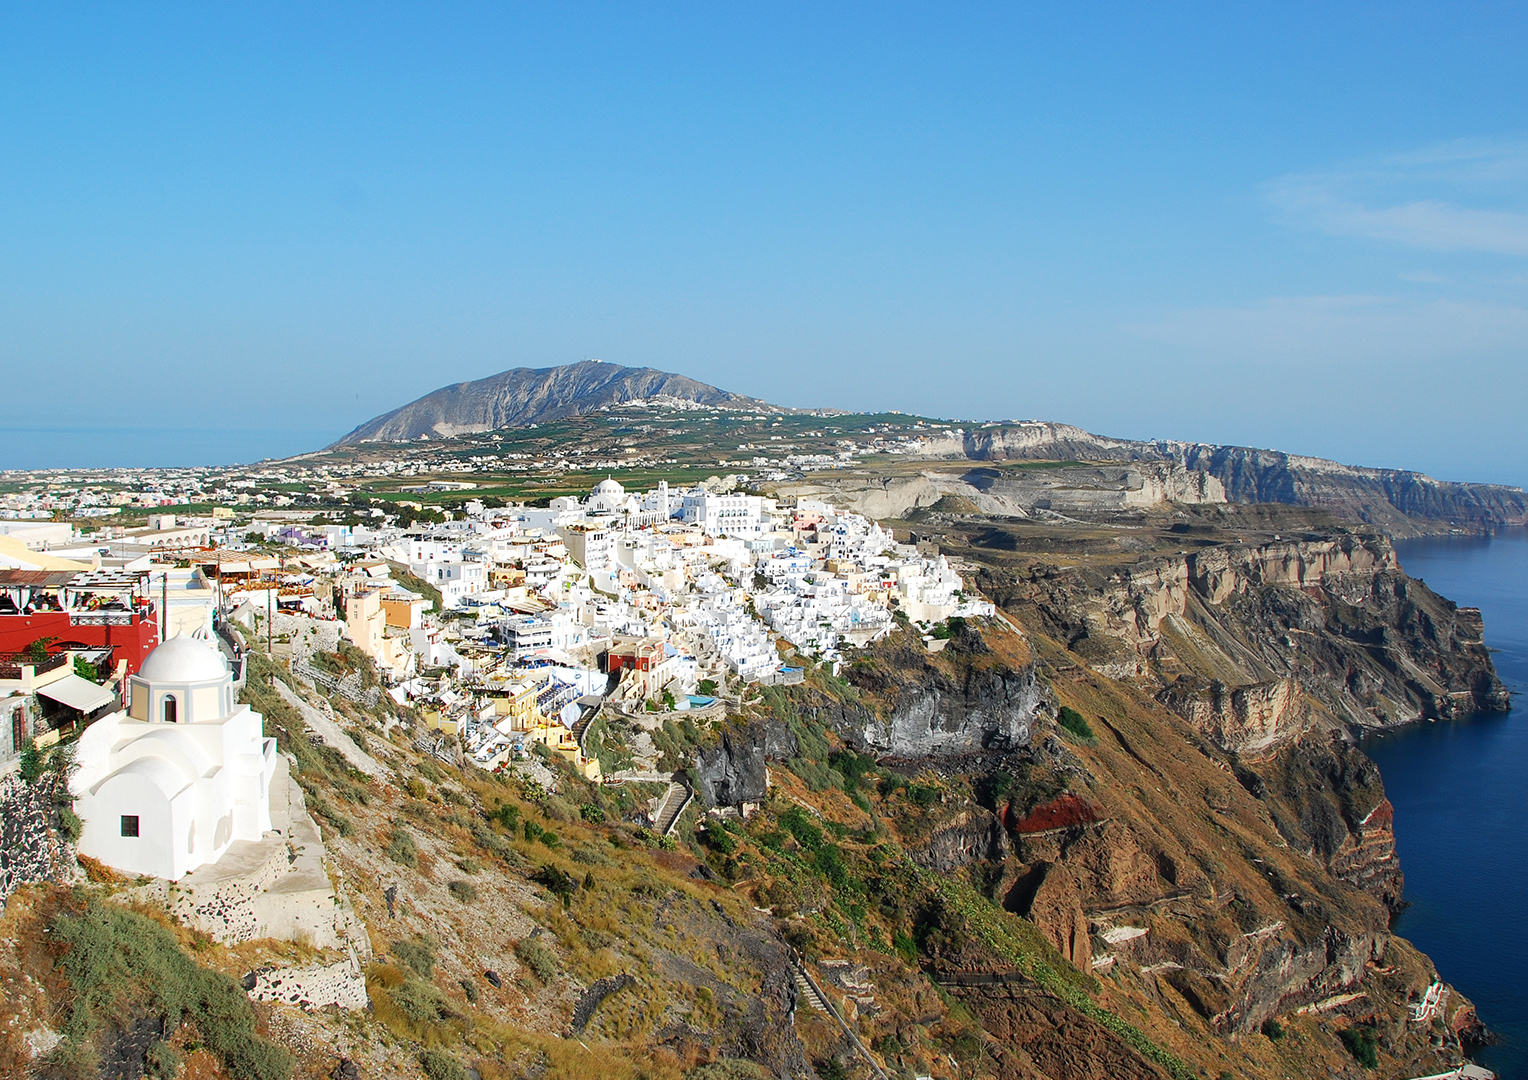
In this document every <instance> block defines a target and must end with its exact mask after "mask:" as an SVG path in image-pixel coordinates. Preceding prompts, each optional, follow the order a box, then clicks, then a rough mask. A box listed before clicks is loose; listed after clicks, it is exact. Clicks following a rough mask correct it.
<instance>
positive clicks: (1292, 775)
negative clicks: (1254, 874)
mask: <svg viewBox="0 0 1528 1080" xmlns="http://www.w3.org/2000/svg"><path fill="white" fill-rule="evenodd" d="M1236 768H1237V779H1239V780H1240V781H1241V782H1242V784H1243V786H1245V787H1246V788H1247V790H1248V791H1250V792H1251V793H1252V794H1253V795H1255V796H1256V797H1257V798H1259V799H1261V800H1263V802H1264V804H1265V805H1266V806H1267V807H1268V810H1269V813H1270V814H1271V815H1272V818H1273V823H1274V825H1275V827H1276V828H1277V829H1278V830H1279V833H1280V835H1282V836H1283V837H1284V839H1285V840H1286V841H1287V842H1288V843H1289V845H1290V846H1291V847H1292V848H1294V849H1295V850H1296V851H1301V852H1304V853H1306V854H1308V855H1310V856H1311V857H1313V858H1315V859H1317V860H1319V861H1320V862H1321V863H1322V864H1323V865H1324V866H1325V867H1326V868H1327V870H1328V871H1329V872H1330V873H1331V874H1332V875H1333V876H1334V877H1336V878H1337V879H1338V880H1341V881H1345V882H1347V883H1348V884H1349V885H1352V886H1354V887H1356V888H1359V889H1362V890H1364V891H1365V892H1367V893H1369V894H1370V895H1371V896H1373V897H1375V898H1376V899H1377V900H1379V901H1380V902H1382V903H1383V904H1385V905H1386V906H1387V907H1389V908H1390V909H1391V910H1392V911H1398V910H1399V909H1400V904H1401V891H1402V887H1403V884H1404V879H1403V877H1402V874H1401V863H1400V859H1399V857H1398V856H1397V855H1396V851H1395V834H1394V832H1393V831H1392V824H1393V819H1394V809H1393V808H1392V807H1391V805H1390V801H1389V800H1388V799H1386V798H1385V786H1384V781H1383V779H1382V778H1381V777H1380V773H1379V767H1378V766H1377V765H1375V764H1374V762H1373V761H1371V760H1370V759H1369V757H1368V755H1366V754H1365V753H1364V752H1363V751H1362V750H1360V749H1358V747H1356V746H1354V745H1353V744H1351V743H1349V742H1346V741H1344V740H1342V739H1341V738H1327V739H1317V738H1314V737H1312V738H1306V739H1303V740H1301V741H1299V742H1297V743H1296V744H1294V745H1292V746H1290V747H1287V748H1286V749H1285V750H1284V751H1283V752H1281V753H1279V754H1278V755H1276V756H1274V757H1271V758H1269V759H1267V760H1265V761H1261V762H1255V763H1254V762H1245V761H1241V762H1238V763H1237V767H1236Z"/></svg>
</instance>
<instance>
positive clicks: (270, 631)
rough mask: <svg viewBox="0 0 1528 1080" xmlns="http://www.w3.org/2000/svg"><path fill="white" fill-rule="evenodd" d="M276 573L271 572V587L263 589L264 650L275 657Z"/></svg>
mask: <svg viewBox="0 0 1528 1080" xmlns="http://www.w3.org/2000/svg"><path fill="white" fill-rule="evenodd" d="M275 614H276V575H275V574H274V573H273V574H271V587H270V588H269V589H266V590H265V652H266V655H267V656H269V657H271V658H272V659H275V657H276V646H275V635H276V619H275Z"/></svg>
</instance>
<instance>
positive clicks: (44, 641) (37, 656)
mask: <svg viewBox="0 0 1528 1080" xmlns="http://www.w3.org/2000/svg"><path fill="white" fill-rule="evenodd" d="M57 640H58V638H56V637H44V638H38V639H37V640H36V641H34V642H32V644H30V645H28V646H27V647H26V648H25V649H23V650H22V652H24V653H26V658H27V663H29V664H40V663H42V662H43V661H44V660H46V659H47V658H48V646H49V645H51V644H53V643H54V642H55V641H57Z"/></svg>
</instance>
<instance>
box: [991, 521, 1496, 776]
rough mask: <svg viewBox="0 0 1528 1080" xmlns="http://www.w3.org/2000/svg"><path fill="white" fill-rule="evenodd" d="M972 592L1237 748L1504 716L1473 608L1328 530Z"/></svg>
mask: <svg viewBox="0 0 1528 1080" xmlns="http://www.w3.org/2000/svg"><path fill="white" fill-rule="evenodd" d="M984 586H985V587H987V588H990V589H991V590H992V591H993V593H994V595H997V596H999V597H1001V598H1002V599H1003V602H1004V603H1005V604H1011V605H1015V606H1018V607H1021V608H1025V609H1028V610H1031V611H1033V612H1034V613H1035V615H1036V616H1037V617H1038V618H1040V619H1041V620H1042V622H1043V623H1044V624H1045V625H1046V627H1047V629H1049V630H1050V631H1051V632H1053V633H1055V634H1056V635H1057V636H1058V637H1060V638H1061V639H1062V640H1064V641H1066V643H1067V645H1068V647H1069V648H1070V649H1071V650H1072V652H1073V653H1075V654H1077V655H1078V656H1080V657H1082V658H1083V659H1084V660H1086V661H1087V663H1088V664H1089V666H1091V667H1092V668H1093V669H1094V670H1095V671H1098V672H1100V673H1101V674H1104V675H1108V676H1110V677H1111V678H1141V679H1145V680H1147V681H1148V682H1151V683H1155V684H1156V685H1157V686H1158V688H1159V691H1160V697H1161V700H1163V701H1164V702H1166V703H1168V704H1169V705H1170V706H1171V707H1172V708H1173V709H1174V710H1175V711H1176V712H1178V713H1179V715H1181V716H1183V717H1184V718H1185V719H1186V720H1188V721H1189V722H1190V723H1192V724H1193V725H1194V726H1195V727H1196V728H1198V729H1199V730H1200V731H1201V732H1202V733H1203V734H1205V735H1207V736H1209V737H1210V738H1212V739H1213V740H1214V741H1215V742H1216V743H1217V744H1218V745H1219V746H1220V747H1221V748H1222V749H1225V750H1233V751H1236V752H1239V753H1246V752H1255V751H1262V750H1266V749H1267V748H1269V747H1271V746H1273V745H1274V744H1275V743H1277V742H1279V741H1280V740H1281V739H1286V738H1290V737H1293V736H1296V735H1298V734H1299V733H1300V732H1301V731H1303V730H1304V729H1305V727H1306V726H1307V725H1308V723H1309V722H1310V721H1311V716H1312V714H1311V712H1310V711H1309V708H1308V705H1309V706H1313V707H1314V708H1315V709H1316V711H1317V712H1319V713H1320V714H1321V715H1322V717H1323V718H1324V720H1325V721H1326V722H1328V723H1332V722H1335V723H1339V724H1347V725H1352V726H1355V727H1360V728H1376V727H1386V726H1391V725H1394V724H1398V723H1406V722H1409V721H1412V720H1417V719H1421V718H1440V719H1449V718H1453V717H1456V716H1459V715H1463V714H1466V713H1469V712H1473V711H1477V710H1497V709H1502V708H1505V707H1506V703H1507V697H1506V691H1505V689H1504V688H1503V687H1502V685H1501V681H1500V680H1499V679H1498V678H1497V677H1496V673H1495V669H1494V667H1493V666H1492V664H1491V660H1490V654H1489V653H1488V651H1487V650H1486V648H1485V645H1484V643H1483V641H1482V627H1481V622H1480V613H1479V612H1478V611H1477V610H1475V609H1473V608H1460V607H1458V606H1457V605H1455V604H1453V603H1452V602H1451V601H1449V600H1446V599H1444V598H1443V597H1440V596H1438V595H1437V594H1436V593H1434V592H1432V591H1431V590H1430V589H1428V588H1427V587H1426V586H1425V585H1423V584H1422V583H1420V582H1417V581H1414V580H1412V579H1411V578H1408V577H1406V575H1405V574H1403V573H1402V572H1401V570H1400V568H1399V566H1398V564H1397V562H1396V558H1395V552H1394V549H1393V548H1392V547H1391V545H1390V543H1389V541H1387V540H1386V539H1384V538H1383V537H1379V536H1376V535H1358V534H1340V535H1336V536H1331V537H1326V538H1319V539H1311V540H1299V541H1280V542H1274V543H1266V544H1256V545H1237V544H1232V545H1224V546H1218V547H1214V548H1211V549H1209V550H1207V551H1202V552H1196V553H1193V554H1186V555H1165V556H1155V557H1150V558H1143V559H1141V560H1139V561H1138V562H1137V563H1136V564H1134V565H1132V566H1128V567H1123V568H1118V569H1115V570H1113V571H1112V572H1110V573H1108V574H1107V575H1105V574H1104V573H1102V572H1099V571H1095V570H1090V569H1086V568H1082V567H1078V568H1074V569H1070V570H1060V569H1057V568H1055V567H1054V566H1041V565H1036V566H1034V567H1032V568H1031V569H1030V571H1029V572H1028V574H1026V575H1023V576H1018V577H1016V576H1012V575H1008V574H1002V573H998V572H996V571H988V572H987V575H986V577H985V579H984Z"/></svg>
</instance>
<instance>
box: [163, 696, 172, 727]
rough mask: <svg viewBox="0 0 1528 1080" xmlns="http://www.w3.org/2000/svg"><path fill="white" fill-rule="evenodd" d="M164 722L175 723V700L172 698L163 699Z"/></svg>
mask: <svg viewBox="0 0 1528 1080" xmlns="http://www.w3.org/2000/svg"><path fill="white" fill-rule="evenodd" d="M164 722H165V723H167V724H173V723H175V699H174V698H173V697H167V698H165V699H164Z"/></svg>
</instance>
